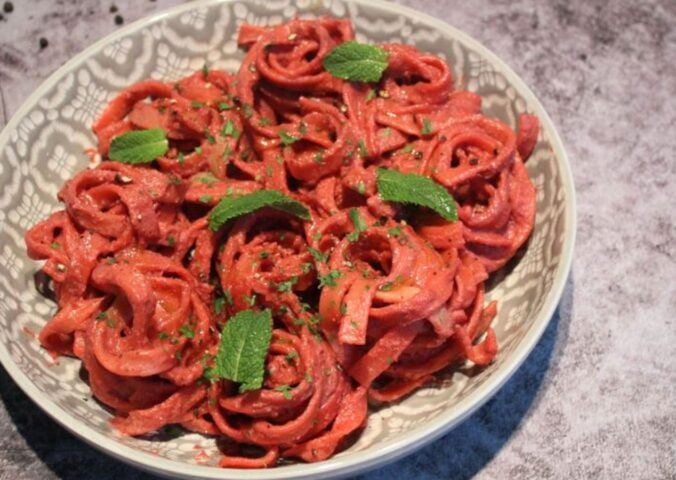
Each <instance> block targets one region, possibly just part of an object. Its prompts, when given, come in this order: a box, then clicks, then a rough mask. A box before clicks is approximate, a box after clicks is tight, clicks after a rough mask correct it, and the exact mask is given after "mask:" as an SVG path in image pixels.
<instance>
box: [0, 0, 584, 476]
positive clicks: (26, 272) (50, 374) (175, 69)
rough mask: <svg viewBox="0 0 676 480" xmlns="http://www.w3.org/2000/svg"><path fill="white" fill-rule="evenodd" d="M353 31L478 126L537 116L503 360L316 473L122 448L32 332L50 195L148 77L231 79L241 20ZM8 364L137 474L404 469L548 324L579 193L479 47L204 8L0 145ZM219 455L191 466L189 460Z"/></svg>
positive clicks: (418, 404)
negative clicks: (404, 54)
mask: <svg viewBox="0 0 676 480" xmlns="http://www.w3.org/2000/svg"><path fill="white" fill-rule="evenodd" d="M327 14H328V15H334V16H338V17H349V18H350V19H352V21H353V23H354V26H355V29H356V32H357V37H358V39H359V40H362V41H364V40H368V41H374V42H383V41H387V42H403V43H413V44H415V45H416V46H417V47H419V48H420V49H422V50H425V51H428V52H433V53H436V54H439V55H442V56H444V57H446V58H447V59H448V60H449V61H450V63H451V65H452V66H453V69H454V72H455V78H456V79H464V82H465V85H464V86H465V87H466V88H468V89H469V90H472V91H475V92H477V93H479V94H481V95H482V96H483V97H484V110H485V113H487V114H488V115H491V116H495V117H499V118H500V119H502V120H503V121H505V122H507V123H508V124H510V125H511V126H513V127H514V126H515V123H516V118H517V116H518V114H519V113H521V112H524V111H528V112H531V113H534V114H536V115H537V116H538V117H539V118H540V120H541V122H542V133H541V135H540V139H539V142H538V144H537V147H536V150H535V152H534V154H533V156H532V157H531V159H530V160H529V162H528V164H527V167H528V170H529V173H530V175H531V178H532V179H533V181H534V183H535V185H536V188H537V192H538V193H537V217H536V224H535V229H534V232H533V236H532V238H531V239H530V242H529V244H528V246H527V248H526V249H525V253H524V255H523V256H522V257H521V258H520V260H519V261H518V262H516V265H515V266H514V268H513V269H511V270H510V271H509V273H507V274H506V275H505V276H504V278H501V279H500V281H499V282H493V286H492V288H491V290H490V292H489V294H488V300H490V299H497V300H498V301H499V316H498V318H497V319H496V321H495V325H494V326H495V329H496V332H497V335H498V340H499V343H500V346H501V350H500V352H499V354H498V358H497V361H496V362H494V363H493V364H492V365H491V366H490V367H488V368H486V369H485V370H483V371H482V372H481V373H479V374H477V375H475V376H473V377H467V376H465V375H463V374H462V373H459V372H455V373H453V372H449V373H448V374H447V375H446V377H445V380H444V381H443V382H442V385H441V386H440V387H430V388H424V389H422V390H420V391H418V392H417V393H415V394H414V395H412V396H410V397H409V398H406V399H405V400H404V401H402V402H401V403H399V404H396V405H392V406H390V407H388V408H383V409H380V410H378V411H374V412H372V413H371V414H370V416H369V423H368V427H367V428H366V430H365V431H364V432H363V434H362V435H361V436H360V438H359V440H358V441H357V443H356V444H354V445H353V446H351V447H350V448H349V449H348V450H346V451H344V452H341V453H340V454H338V455H336V456H335V457H333V458H331V459H329V460H327V461H324V462H320V463H317V464H292V465H284V466H281V467H278V468H274V469H268V470H258V471H247V470H234V469H220V468H217V467H215V466H214V465H215V463H216V461H217V459H218V454H217V453H216V449H215V447H214V445H213V440H210V439H206V438H202V437H200V436H198V435H195V434H191V435H186V436H182V437H179V438H175V439H171V440H166V439H160V438H155V439H151V440H141V439H134V438H125V437H121V436H120V435H118V434H117V433H116V432H114V431H113V430H112V429H111V427H110V426H109V425H108V423H107V420H108V419H109V418H110V414H109V413H108V412H107V411H106V410H104V409H103V408H102V407H101V406H100V405H99V404H98V403H97V402H95V401H91V400H90V401H85V400H84V399H90V398H91V397H90V393H89V387H88V386H87V385H86V384H85V383H84V382H83V381H82V380H81V379H80V377H79V375H78V371H79V362H78V361H76V360H71V359H61V360H59V362H58V364H56V363H55V362H54V361H53V359H52V358H51V357H50V356H49V355H48V354H47V353H46V352H45V351H44V350H42V349H41V348H40V346H39V344H38V342H37V340H36V339H35V338H33V337H32V336H30V335H27V334H26V332H38V331H39V330H40V328H41V327H42V325H43V324H44V323H45V322H46V320H47V319H48V318H50V316H51V315H52V313H53V311H54V308H55V307H54V305H53V304H52V303H51V302H50V301H48V300H46V299H44V298H43V297H42V296H40V295H39V294H38V293H37V291H36V290H35V285H34V280H33V275H34V273H35V272H36V271H37V269H38V265H37V264H36V263H35V262H33V261H31V260H29V259H28V258H27V256H26V253H25V248H24V243H23V234H24V232H25V231H26V229H27V228H29V227H30V226H32V225H33V224H35V223H36V222H37V221H38V220H40V219H41V218H43V217H45V216H46V215H47V214H49V213H50V212H52V211H54V210H56V209H59V208H60V206H59V205H58V203H57V201H56V192H57V190H58V189H59V187H60V186H61V184H62V183H63V182H64V181H65V180H66V179H67V178H69V177H71V176H72V175H73V173H74V172H76V171H77V170H79V169H81V168H84V167H86V165H87V158H86V156H85V155H84V153H83V149H85V148H87V147H91V146H93V145H95V139H94V137H93V135H92V133H91V131H90V127H91V123H92V121H93V120H94V118H95V117H96V116H97V115H98V113H99V112H100V111H101V110H102V108H103V106H104V105H105V104H106V102H107V101H108V100H110V99H111V98H112V96H113V95H114V94H115V93H116V92H117V91H119V90H120V89H122V88H123V87H125V86H127V85H129V84H131V83H133V82H136V81H138V80H141V79H143V78H147V77H153V78H157V79H163V80H175V79H177V78H179V77H182V76H184V75H186V74H188V73H190V72H192V71H195V70H198V69H199V68H200V67H201V66H202V65H203V64H204V62H205V60H206V61H207V62H208V63H209V65H210V66H212V67H213V68H223V69H226V70H231V71H234V70H235V69H236V68H237V66H238V63H239V61H240V59H241V58H242V53H241V52H239V51H238V50H237V45H236V40H235V39H236V32H237V28H238V26H239V25H240V24H241V23H243V22H253V23H256V24H270V23H280V22H282V21H286V20H288V19H290V18H292V17H294V16H301V17H304V16H318V15H327ZM0 158H1V160H2V161H1V162H0V185H1V187H2V188H1V189H0V221H1V222H2V229H1V231H0V245H1V246H0V360H1V361H2V363H3V365H4V366H5V368H6V369H7V371H8V372H9V374H10V375H11V376H12V378H13V379H14V380H15V381H16V383H17V384H18V385H19V386H20V387H21V388H22V389H23V390H24V391H25V392H26V393H27V394H28V396H30V398H31V399H33V401H34V402H35V403H37V404H38V405H39V406H40V407H41V408H42V409H43V410H45V411H46V412H47V413H48V414H49V415H51V416H52V417H53V418H54V419H55V420H56V421H58V422H59V423H61V424H62V425H63V426H64V427H66V428H67V429H68V430H70V431H71V432H73V433H75V434H76V435H77V436H79V437H80V438H82V439H84V440H85V441H87V442H89V443H90V444H92V445H93V446H95V447H96V448H99V449H100V450H102V451H104V452H106V453H108V454H110V455H112V456H114V457H117V458H119V459H120V460H122V461H125V462H128V463H130V464H133V465H136V466H138V467H140V468H143V469H146V470H149V471H152V472H155V473H159V474H163V475H167V476H175V477H181V478H228V479H253V478H256V479H287V478H298V477H302V478H317V479H318V478H329V477H338V476H346V475H351V474H355V473H357V472H361V471H364V470H366V469H369V468H373V467H376V466H378V465H382V464H384V463H386V462H390V461H392V460H395V459H397V458H399V457H401V456H403V455H406V454H407V453H411V452H412V451H413V450H415V449H418V448H420V447H421V446H423V445H425V444H426V443H428V442H431V441H432V440H434V439H436V438H438V437H439V436H441V435H442V434H443V433H445V432H447V431H448V430H449V429H451V428H452V427H453V426H454V425H456V424H458V423H459V422H460V421H461V420H463V419H464V418H466V417H467V416H468V415H470V414H471V413H472V412H473V411H474V410H476V409H477V408H478V407H479V406H481V405H482V404H483V403H484V402H485V401H486V400H487V399H488V398H490V397H491V395H493V394H494V393H495V392H496V391H497V390H498V389H499V388H500V386H501V385H503V384H504V383H505V382H506V381H507V379H508V378H509V377H510V376H511V375H512V374H513V373H514V371H515V370H516V369H517V368H518V367H519V365H520V364H521V362H522V361H523V360H524V359H525V358H526V356H527V355H528V353H529V352H530V351H531V349H532V348H533V346H534V345H535V343H536V342H537V340H538V338H539V337H540V335H541V334H542V332H543V331H544V329H545V326H546V325H547V322H548V321H549V319H550V317H551V316H552V314H553V312H554V309H555V307H556V305H557V303H558V300H559V298H560V296H561V293H562V291H563V287H564V283H565V281H566V277H567V275H568V271H569V268H570V264H571V257H572V249H573V243H574V236H575V201H574V190H573V181H572V176H571V173H570V169H569V165H568V162H567V160H566V154H565V152H564V149H563V146H562V144H561V140H560V139H559V136H558V135H557V133H556V130H555V129H554V126H553V125H552V122H551V120H550V118H549V117H548V116H547V114H546V113H545V111H544V109H543V108H542V105H540V103H539V102H538V100H537V99H536V98H535V96H534V95H533V93H532V92H531V91H530V90H529V89H528V87H527V86H526V85H525V84H524V83H523V81H521V80H520V79H519V78H518V77H517V76H516V74H515V73H514V72H512V70H510V68H509V67H507V66H506V65H505V64H504V63H503V62H502V61H500V60H499V59H498V58H497V57H496V56H495V55H494V54H492V53H491V52H489V51H488V50H487V49H486V48H484V47H483V46H481V45H480V44H479V43H478V42H476V41H475V40H473V39H471V38H469V37H468V36H467V35H465V34H463V33H461V32H459V31H458V30H456V29H454V28H452V27H450V26H448V25H446V24H445V23H442V22H440V21H438V20H436V19H434V18H431V17H429V16H427V15H424V14H422V13H419V12H416V11H414V10H411V9H408V8H405V7H401V6H398V5H394V4H390V3H385V2H383V1H377V0H351V1H344V0H316V1H315V0H298V1H296V2H293V1H290V0H277V1H274V2H269V1H263V0H257V1H253V2H242V1H218V0H214V1H202V2H196V3H190V4H187V5H183V6H180V7H177V8H174V9H171V10H168V11H166V12H165V13H162V14H159V15H155V16H153V17H150V18H147V19H144V20H140V21H138V22H136V23H133V24H131V25H129V26H127V27H125V28H123V29H121V30H119V31H117V32H115V33H113V34H112V35H109V36H107V37H106V38H104V39H102V40H100V41H98V42H96V43H95V44H93V45H92V46H91V47H89V48H87V49H86V50H85V51H84V52H82V53H80V54H79V55H77V56H76V57H74V58H73V59H72V60H70V61H69V62H68V63H66V64H65V65H64V66H63V67H61V68H60V69H59V70H57V71H56V72H55V73H54V74H53V75H52V76H51V77H49V79H47V80H46V81H45V82H44V83H43V84H42V85H41V86H40V88H38V89H37V90H36V91H35V93H33V95H31V96H30V98H28V100H26V102H25V103H24V104H23V106H22V107H21V108H20V109H19V111H18V112H17V113H16V114H15V115H14V117H13V118H12V119H11V121H10V122H9V124H8V125H7V127H6V128H5V129H4V130H3V131H2V133H1V134H0ZM196 443H197V444H200V445H202V446H204V448H205V449H206V451H207V452H213V453H214V454H213V455H211V458H210V459H208V460H201V461H197V460H196V459H195V453H196V451H195V450H194V448H193V446H194V445H195V444H196Z"/></svg>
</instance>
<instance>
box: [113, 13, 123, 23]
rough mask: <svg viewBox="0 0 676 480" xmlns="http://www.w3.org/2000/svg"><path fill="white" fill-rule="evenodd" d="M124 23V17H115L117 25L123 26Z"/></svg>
mask: <svg viewBox="0 0 676 480" xmlns="http://www.w3.org/2000/svg"><path fill="white" fill-rule="evenodd" d="M123 23H124V18H122V15H115V25H122V24H123Z"/></svg>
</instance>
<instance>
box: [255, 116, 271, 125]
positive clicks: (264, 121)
mask: <svg viewBox="0 0 676 480" xmlns="http://www.w3.org/2000/svg"><path fill="white" fill-rule="evenodd" d="M270 124H272V120H270V119H269V118H268V117H261V118H260V120H258V125H260V126H261V127H266V126H268V125H270Z"/></svg>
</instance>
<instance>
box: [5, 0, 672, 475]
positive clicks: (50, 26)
mask: <svg viewBox="0 0 676 480" xmlns="http://www.w3.org/2000/svg"><path fill="white" fill-rule="evenodd" d="M4 3H5V2H4V0H0V14H1V15H2V17H3V18H2V19H0V126H3V125H4V124H5V123H6V122H7V120H8V118H9V116H10V115H11V114H12V113H14V112H15V111H16V110H17V109H18V107H19V106H20V104H21V103H22V102H23V101H24V100H25V99H26V98H27V97H28V95H29V94H30V93H31V92H32V91H33V90H34V89H35V88H36V87H37V86H38V85H39V84H40V82H41V81H42V80H44V79H45V78H46V77H47V76H48V75H49V74H50V73H51V72H52V71H54V70H55V69H56V68H58V67H59V66H60V65H61V64H63V63H64V62H65V61H66V60H67V59H69V58H70V57H71V56H73V55H74V54H76V53H78V52H79V51H80V50H82V49H83V48H84V47H86V46H87V45H89V44H90V43H91V42H92V41H94V40H96V39H98V38H100V37H101V36H103V35H105V34H106V33H108V32H111V31H113V30H114V29H115V28H116V24H115V16H116V15H121V16H122V17H123V19H124V21H125V22H129V21H132V20H136V19H138V18H140V17H142V16H145V15H148V14H150V13H153V12H155V11H158V10H161V9H162V8H165V7H168V6H171V5H174V4H177V3H180V2H178V1H177V0H157V1H148V0H139V1H132V0H116V1H115V2H112V1H110V0H107V1H94V0H89V1H77V0H71V1H65V0H56V1H52V0H40V1H28V0H15V1H14V2H13V6H14V11H13V12H11V13H6V12H5V11H3V10H4V9H3V5H2V4H4ZM113 3H114V4H115V6H116V7H117V9H118V12H115V13H111V6H112V5H113ZM402 3H405V4H408V5H410V6H413V7H416V8H418V9H420V10H422V11H425V12H427V13H429V14H432V15H434V16H436V17H438V18H442V19H444V20H446V21H447V22H448V23H450V24H451V25H454V26H456V27H458V28H460V29H462V30H464V31H465V32H467V33H469V34H470V35H472V36H474V37H475V38H477V39H478V40H479V41H481V42H482V43H484V44H485V45H486V46H487V47H489V48H490V49H492V50H493V51H494V52H495V53H497V54H498V55H499V56H500V57H501V58H503V59H504V60H505V61H506V62H507V63H508V64H509V65H510V66H512V68H514V70H516V72H517V73H518V74H519V75H521V76H522V78H524V80H525V81H526V82H527V83H528V84H529V85H530V86H531V87H532V88H533V90H534V91H535V92H536V94H537V95H538V96H539V98H540V100H541V101H542V103H543V104H544V105H545V108H546V109H547V110H548V111H549V113H550V115H551V116H552V118H553V120H554V122H555V124H556V125H557V127H558V128H559V131H560V133H561V135H562V137H563V140H564V143H565V145H566V147H567V150H568V153H569V156H570V159H571V162H572V166H573V170H574V175H575V182H576V187H577V195H578V221H579V226H578V241H577V246H576V253H575V260H574V265H573V272H572V274H571V278H570V279H569V281H568V284H567V287H566V290H565V292H564V295H563V299H562V301H561V304H560V306H559V308H558V310H557V313H556V315H555V316H554V318H553V319H552V322H551V323H550V325H549V327H548V328H547V330H546V332H545V334H544V336H543V338H542V340H541V341H540V342H539V344H538V345H537V347H536V348H535V350H534V352H533V353H532V354H531V355H530V357H529V358H528V359H527V361H526V363H525V364H524V365H523V366H522V367H521V369H520V370H519V371H518V372H517V374H516V375H515V376H514V377H513V379H512V380H511V381H510V382H509V383H508V384H507V385H506V386H505V387H504V388H503V389H502V390H501V391H500V392H499V393H498V394H497V395H496V396H495V397H494V398H493V400H491V401H490V402H489V403H488V404H487V405H485V406H484V407H483V408H482V409H481V410H479V411H478V412H477V413H476V414H475V415H473V416H472V417H471V418H470V419H468V420H467V421H465V422H464V423H463V424H461V425H460V426H459V427H458V428H456V429H455V430H453V431H452V432H451V433H450V434H448V435H447V436H446V437H444V438H443V439H441V440H439V441H437V442H435V443H434V444H432V445H430V446H428V447H427V448H424V449H423V450H421V451H420V452H419V453H417V454H414V455H412V456H410V457H408V458H406V459H404V460H402V461H400V462H398V463H395V464H393V465H390V466H388V467H386V468H384V469H381V470H377V471H374V472H371V473H369V474H367V475H364V476H362V477H360V479H361V480H380V479H389V478H393V477H399V478H420V479H455V478H458V479H462V478H472V477H475V478H479V479H486V478H513V479H530V478H533V479H549V478H603V479H605V478H634V479H644V478H645V479H657V478H676V326H675V325H674V318H675V317H676V210H675V209H674V200H673V198H674V196H675V194H676V160H674V153H675V152H676V100H675V99H674V98H675V96H676V29H675V27H676V2H674V1H673V0H664V1H662V2H658V1H650V2H640V5H639V4H638V2H633V1H630V0H624V1H615V2H606V1H592V2H588V1H581V0H576V1H573V2H566V1H550V2H538V1H535V0H517V1H507V0H505V1H499V2H498V1H495V2H489V1H480V2H460V1H449V2H442V1H434V0H407V1H405V2H402ZM41 37H43V38H46V39H47V40H48V42H49V45H48V46H47V47H46V48H42V49H41V47H40V41H39V39H40V38H41ZM51 478H63V479H78V480H88V479H94V478H96V479H120V478H125V479H138V478H148V476H147V475H146V474H144V473H142V472H140V471H137V470H134V469H132V468H130V467H127V466H125V465H123V464H121V463H119V462H117V461H115V460H112V459H110V458H108V457H106V456H104V455H102V454H100V453H98V452H97V451H95V450H94V449H92V448H91V447H89V446H86V445H84V444H83V443H82V442H80V441H79V440H77V439H75V438H74V437H73V436H72V435H70V434H69V433H67V432H66V431H65V430H63V429H62V428H61V427H59V426H58V425H56V424H55V423H54V422H53V421H51V420H50V419H49V418H48V417H47V416H46V415H45V414H43V413H42V412H41V411H40V410H39V409H38V408H37V407H36V406H34V405H33V404H32V403H31V402H30V400H28V398H27V397H26V396H25V395H24V394H23V393H22V392H21V391H20V390H19V388H18V387H17V386H15V385H14V383H13V382H12V381H11V380H10V379H9V377H8V375H7V373H6V372H5V371H4V370H3V369H2V367H0V479H2V480H5V479H12V480H14V479H51Z"/></svg>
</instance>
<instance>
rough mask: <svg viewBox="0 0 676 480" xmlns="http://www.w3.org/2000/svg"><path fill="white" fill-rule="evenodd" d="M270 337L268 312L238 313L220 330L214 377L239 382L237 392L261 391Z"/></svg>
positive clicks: (244, 311)
mask: <svg viewBox="0 0 676 480" xmlns="http://www.w3.org/2000/svg"><path fill="white" fill-rule="evenodd" d="M271 338H272V314H271V313H270V310H263V311H262V312H256V311H253V310H242V311H241V312H238V313H237V314H235V315H234V316H232V317H230V319H229V320H228V321H227V322H226V324H225V327H223V331H222V332H221V341H220V344H219V347H218V353H217V354H216V358H215V359H214V371H213V374H214V375H215V376H217V377H219V378H227V379H228V380H232V381H233V382H238V383H239V384H240V385H239V392H240V393H243V392H246V391H249V390H257V389H259V388H261V387H262V386H263V377H264V375H265V358H266V356H267V354H268V349H269V348H270V339H271Z"/></svg>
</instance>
